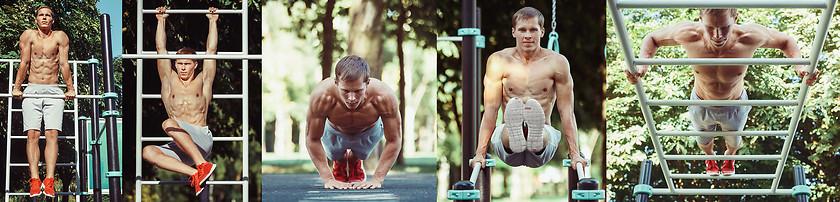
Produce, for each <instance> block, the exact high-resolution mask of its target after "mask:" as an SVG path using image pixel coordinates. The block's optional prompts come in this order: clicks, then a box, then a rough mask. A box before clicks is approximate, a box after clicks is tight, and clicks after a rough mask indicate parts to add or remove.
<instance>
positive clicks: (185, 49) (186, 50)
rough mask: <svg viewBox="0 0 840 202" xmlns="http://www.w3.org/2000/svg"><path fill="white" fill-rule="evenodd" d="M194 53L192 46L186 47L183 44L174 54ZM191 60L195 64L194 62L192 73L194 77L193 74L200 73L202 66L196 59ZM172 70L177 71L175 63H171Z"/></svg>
mask: <svg viewBox="0 0 840 202" xmlns="http://www.w3.org/2000/svg"><path fill="white" fill-rule="evenodd" d="M195 54H196V53H195V49H192V48H190V47H186V46H184V47H183V48H181V49H178V52H175V55H195ZM191 60H192V61H193V62H195V64H196V66H195V73H194V74H193V77H195V76H198V73H201V71H202V70H203V69H204V68H203V67H202V66H201V64H199V63H198V60H196V59H191ZM172 62H175V60H172ZM172 71H178V70H177V69H175V65H172Z"/></svg>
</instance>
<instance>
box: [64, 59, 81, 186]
mask: <svg viewBox="0 0 840 202" xmlns="http://www.w3.org/2000/svg"><path fill="white" fill-rule="evenodd" d="M78 70H79V63H73V81H72V82H73V87H74V88H78V86H79V71H78ZM65 86H67V88H66V90H67V91H69V90H70V85H65ZM73 90H74V91H75V92H76V95H78V94H79V92H78V91H76V90H78V89H73ZM62 108H64V107H63V106H62ZM61 116H62V119H63V117H64V114H63V113H62V115H61ZM78 118H79V97H74V98H73V130H70V131H73V132H74V133H73V137H74V138H73V145H74V146H73V147H74V150H75V152H76V157H77V158H76V166H73V167H74V168H75V169H76V184H78V183H79V178H80V177H79V173H81V169H79V159H78V157H79V147H80V145H81V144H79V133H77V131H78V130H79V122H78V121H75V120H76V119H78ZM62 132H64V131H62ZM79 195H80V194H79V186H76V194H74V195H73V198H75V199H76V200H79Z"/></svg>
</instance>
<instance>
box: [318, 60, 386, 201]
mask: <svg viewBox="0 0 840 202" xmlns="http://www.w3.org/2000/svg"><path fill="white" fill-rule="evenodd" d="M369 72H370V68H369V67H368V64H367V62H365V60H364V59H362V58H361V57H359V56H355V55H353V56H346V57H344V58H341V60H339V61H338V63H336V65H335V76H334V77H330V78H327V79H324V80H323V81H321V82H320V83H318V85H317V86H315V89H313V90H312V94H311V95H310V97H309V109H308V110H307V112H306V149H307V150H309V156H310V158H311V159H312V163H313V164H315V168H316V169H317V170H318V174H319V175H320V176H321V180H323V182H324V188H327V189H378V188H382V182H383V181H385V175H386V174H388V171H389V170H391V166H393V165H394V161H396V160H397V155H398V154H399V153H400V148H401V147H402V134H401V132H400V131H401V130H400V127H401V125H402V124H401V122H402V120H400V111H399V108H398V107H397V106H398V102H397V96H396V94H395V93H394V90H392V89H391V88H390V87H388V85H387V84H385V83H384V82H382V81H380V80H378V79H372V78H369V76H370V73H369ZM383 136H384V137H385V148H384V150H383V151H382V154H381V156H380V161H379V165H377V167H376V171H375V172H374V173H373V178H371V179H367V176H366V175H365V170H364V165H362V160H365V159H367V158H368V157H369V156H370V153H371V151H373V149H374V148H375V147H376V146H377V145H378V144H379V141H381V140H382V137H383ZM324 157H327V158H329V159H330V160H332V161H333V169H332V172H330V167H329V166H328V165H327V159H326V158H324Z"/></svg>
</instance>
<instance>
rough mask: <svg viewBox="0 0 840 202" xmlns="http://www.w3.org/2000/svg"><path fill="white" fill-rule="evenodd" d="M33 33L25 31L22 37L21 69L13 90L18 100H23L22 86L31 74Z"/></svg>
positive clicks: (20, 44)
mask: <svg viewBox="0 0 840 202" xmlns="http://www.w3.org/2000/svg"><path fill="white" fill-rule="evenodd" d="M32 33H33V32H32V31H30V30H26V31H23V34H21V35H20V43H19V45H18V46H20V63H19V65H20V67H19V68H18V72H17V76H16V77H15V86H14V88H12V96H14V97H15V98H17V99H20V98H22V97H21V96H23V92H21V91H20V86H21V85H22V84H23V79H24V78H26V73H28V72H29V62H30V57H31V56H32V55H31V54H32V53H31V52H30V51H31V45H32V41H31V40H32V35H31V34H32Z"/></svg>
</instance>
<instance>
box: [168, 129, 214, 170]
mask: <svg viewBox="0 0 840 202" xmlns="http://www.w3.org/2000/svg"><path fill="white" fill-rule="evenodd" d="M162 127H163V131H164V132H166V134H167V135H169V136H170V137H172V140H173V141H174V142H175V144H177V145H178V147H179V148H181V150H183V151H184V153H186V154H187V155H189V156H190V158H192V159H193V162H195V165H201V164H203V163H205V162H207V160H205V159H204V156H202V155H201V152H200V151H198V147H196V146H195V142H193V140H192V138H191V137H190V134H188V133H187V131H186V130H184V129H183V128H181V126H179V125H178V122H177V121H175V120H174V119H166V121H163V126H162ZM173 159H174V158H173Z"/></svg>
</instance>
